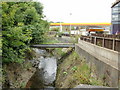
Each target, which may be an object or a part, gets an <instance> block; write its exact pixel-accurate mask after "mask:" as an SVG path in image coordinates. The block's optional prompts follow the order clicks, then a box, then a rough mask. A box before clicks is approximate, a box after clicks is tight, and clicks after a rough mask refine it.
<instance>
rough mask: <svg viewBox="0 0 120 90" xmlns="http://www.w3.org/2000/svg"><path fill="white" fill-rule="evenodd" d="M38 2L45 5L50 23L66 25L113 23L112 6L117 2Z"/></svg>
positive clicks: (110, 0) (90, 0)
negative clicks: (63, 23)
mask: <svg viewBox="0 0 120 90" xmlns="http://www.w3.org/2000/svg"><path fill="white" fill-rule="evenodd" d="M36 1H39V2H41V3H42V4H43V6H44V9H43V11H44V14H45V15H46V17H47V20H48V21H53V22H59V21H60V22H65V23H96V22H97V23H101V22H108V23H109V22H111V5H112V3H113V2H114V1H115V0H36ZM70 13H71V14H72V15H70Z"/></svg>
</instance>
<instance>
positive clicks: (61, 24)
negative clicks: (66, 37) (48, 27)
mask: <svg viewBox="0 0 120 90" xmlns="http://www.w3.org/2000/svg"><path fill="white" fill-rule="evenodd" d="M60 32H62V24H61V22H60Z"/></svg>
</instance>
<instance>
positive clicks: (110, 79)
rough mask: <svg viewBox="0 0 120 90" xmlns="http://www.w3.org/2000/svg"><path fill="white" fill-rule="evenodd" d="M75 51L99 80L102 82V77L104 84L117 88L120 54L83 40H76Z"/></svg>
mask: <svg viewBox="0 0 120 90" xmlns="http://www.w3.org/2000/svg"><path fill="white" fill-rule="evenodd" d="M75 51H76V52H77V53H78V54H79V55H80V57H81V58H82V59H84V60H86V62H87V63H88V65H89V66H90V68H91V71H93V72H96V75H97V77H98V78H99V79H102V80H103V78H102V77H103V76H104V78H105V82H106V83H107V84H108V85H109V86H112V87H117V86H118V82H119V80H120V75H119V74H120V73H119V72H120V52H118V51H114V50H111V49H108V48H104V47H101V46H98V45H95V44H92V43H89V42H86V41H84V40H78V44H76V45H75ZM94 70H96V71H94ZM118 78H119V80H118Z"/></svg>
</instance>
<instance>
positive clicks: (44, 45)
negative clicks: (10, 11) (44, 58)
mask: <svg viewBox="0 0 120 90" xmlns="http://www.w3.org/2000/svg"><path fill="white" fill-rule="evenodd" d="M31 47H34V48H70V47H71V48H74V47H75V45H74V44H38V45H32V46H31Z"/></svg>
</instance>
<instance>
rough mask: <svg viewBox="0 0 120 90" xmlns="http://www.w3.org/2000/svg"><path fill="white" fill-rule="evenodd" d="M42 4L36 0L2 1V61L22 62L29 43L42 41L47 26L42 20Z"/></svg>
mask: <svg viewBox="0 0 120 90" xmlns="http://www.w3.org/2000/svg"><path fill="white" fill-rule="evenodd" d="M42 10H43V6H42V4H41V3H38V2H3V3H2V34H3V38H2V39H3V59H2V60H3V62H4V63H7V62H8V63H9V62H19V63H20V62H22V61H23V60H24V54H25V51H26V50H27V49H28V48H29V47H28V46H29V45H31V44H37V43H41V42H43V41H44V34H45V33H46V31H47V30H48V28H49V24H48V22H47V21H45V20H43V18H44V15H43V11H42Z"/></svg>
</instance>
